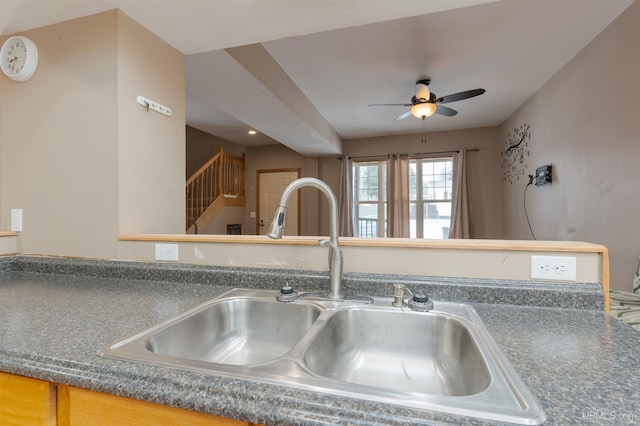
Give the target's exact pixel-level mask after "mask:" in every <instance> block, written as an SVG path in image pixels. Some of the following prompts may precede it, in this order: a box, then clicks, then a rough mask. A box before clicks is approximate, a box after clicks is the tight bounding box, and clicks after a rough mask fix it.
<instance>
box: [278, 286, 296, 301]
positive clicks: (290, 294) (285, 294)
mask: <svg viewBox="0 0 640 426" xmlns="http://www.w3.org/2000/svg"><path fill="white" fill-rule="evenodd" d="M297 299H298V292H297V291H295V290H294V289H293V287H291V286H290V285H289V283H285V284H284V285H283V286H282V287H280V293H279V294H278V295H277V296H276V300H277V301H278V302H285V303H287V302H293V301H295V300H297Z"/></svg>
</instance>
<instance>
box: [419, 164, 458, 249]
mask: <svg viewBox="0 0 640 426" xmlns="http://www.w3.org/2000/svg"><path fill="white" fill-rule="evenodd" d="M452 189H453V158H451V157H445V158H423V159H417V160H411V161H410V163H409V219H410V225H409V231H410V236H411V238H435V239H446V238H448V236H449V226H450V224H451V192H452Z"/></svg>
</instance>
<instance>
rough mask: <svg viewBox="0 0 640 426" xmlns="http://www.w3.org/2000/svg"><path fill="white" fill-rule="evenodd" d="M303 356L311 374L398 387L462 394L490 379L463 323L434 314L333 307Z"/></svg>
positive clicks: (486, 384) (474, 390)
mask: <svg viewBox="0 0 640 426" xmlns="http://www.w3.org/2000/svg"><path fill="white" fill-rule="evenodd" d="M303 360H304V365H305V366H306V367H307V368H308V369H309V370H310V371H311V372H312V373H314V374H316V375H319V376H323V377H327V378H330V379H332V380H338V381H341V382H346V383H354V384H358V385H366V386H375V387H378V388H384V389H390V390H394V391H399V392H419V393H424V394H435V395H448V396H465V395H473V394H477V393H479V392H482V391H484V390H485V389H487V388H488V387H489V385H490V384H491V373H490V372H489V368H488V366H487V364H486V362H485V361H484V358H483V356H482V352H481V351H480V349H479V348H478V345H477V344H476V342H475V341H474V339H473V337H472V336H471V334H470V333H469V331H468V329H467V327H465V325H464V324H462V323H461V322H460V321H459V320H456V319H454V318H451V317H447V316H444V315H438V314H435V315H423V314H421V313H413V312H400V311H399V310H398V312H388V311H379V310H368V309H355V310H345V311H340V312H337V313H336V314H335V315H333V316H332V317H331V318H329V320H328V321H327V322H326V323H325V324H324V325H323V326H322V328H321V330H320V331H319V332H318V334H317V335H316V336H315V337H314V339H313V341H312V342H311V344H310V345H309V346H308V347H307V348H306V350H305V352H304V358H303Z"/></svg>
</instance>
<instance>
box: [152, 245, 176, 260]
mask: <svg viewBox="0 0 640 426" xmlns="http://www.w3.org/2000/svg"><path fill="white" fill-rule="evenodd" d="M156 260H171V261H175V262H177V261H178V244H156Z"/></svg>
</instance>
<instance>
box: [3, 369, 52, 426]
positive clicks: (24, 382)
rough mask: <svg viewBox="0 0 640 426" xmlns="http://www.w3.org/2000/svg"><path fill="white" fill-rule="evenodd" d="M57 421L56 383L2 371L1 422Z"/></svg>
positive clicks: (7, 424) (26, 425)
mask: <svg viewBox="0 0 640 426" xmlns="http://www.w3.org/2000/svg"><path fill="white" fill-rule="evenodd" d="M55 424H56V385H54V384H53V383H49V382H43V381H42V380H36V379H30V378H28V377H22V376H16V375H15V374H8V373H2V372H0V425H1V426H10V425H16V426H32V425H51V426H54V425H55Z"/></svg>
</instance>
